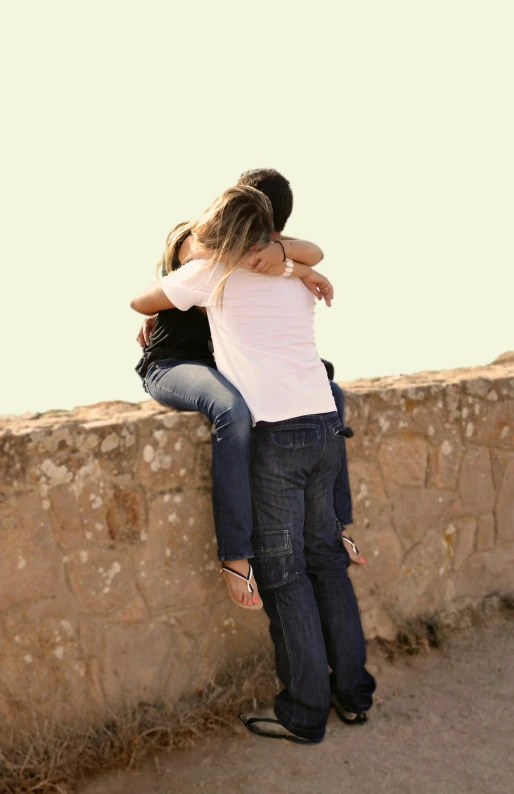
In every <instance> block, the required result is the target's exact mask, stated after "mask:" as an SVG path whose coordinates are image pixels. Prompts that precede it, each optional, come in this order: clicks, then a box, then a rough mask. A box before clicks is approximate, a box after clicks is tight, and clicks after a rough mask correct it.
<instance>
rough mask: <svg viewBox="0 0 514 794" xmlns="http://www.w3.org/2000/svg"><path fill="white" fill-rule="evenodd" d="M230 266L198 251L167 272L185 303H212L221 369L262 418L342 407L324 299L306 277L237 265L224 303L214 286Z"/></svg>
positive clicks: (179, 304) (168, 286) (165, 282)
mask: <svg viewBox="0 0 514 794" xmlns="http://www.w3.org/2000/svg"><path fill="white" fill-rule="evenodd" d="M222 273H223V268H222V266H220V265H218V266H216V267H209V265H208V262H206V261H205V260H200V259H196V260H194V261H191V262H188V263H187V264H185V265H183V266H182V267H181V268H179V269H178V270H175V271H174V272H172V273H170V274H169V275H167V276H165V277H164V278H163V279H162V281H161V282H160V283H161V286H162V289H163V290H164V293H165V294H166V295H167V297H168V298H169V299H170V301H171V302H172V303H173V305H174V306H176V308H177V309H181V310H182V311H187V309H190V308H191V307H192V306H204V307H206V308H207V315H208V317H209V324H210V327H211V334H212V341H213V344H214V355H215V357H216V365H217V367H218V370H219V372H221V374H222V375H224V376H225V377H226V378H227V380H229V381H230V382H231V383H233V384H234V386H235V387H236V389H238V391H239V392H240V393H241V394H242V396H243V399H244V400H245V402H246V404H247V405H248V408H249V409H250V413H251V414H252V417H253V421H254V422H260V421H263V422H278V421H280V420H282V419H290V418H292V417H296V416H304V415H307V414H322V413H329V412H331V411H335V410H336V406H335V402H334V398H333V397H332V390H331V388H330V384H329V381H328V378H327V374H326V370H325V367H324V365H323V364H322V363H321V361H320V357H319V355H318V352H317V350H316V344H315V341H314V308H315V303H316V299H315V297H314V295H313V294H312V292H310V291H309V290H308V289H307V287H305V285H304V284H303V283H302V281H301V280H300V279H298V278H293V277H290V278H277V277H273V276H265V275H261V274H257V273H252V272H251V271H249V270H241V269H238V270H235V271H233V272H232V273H231V274H230V276H229V277H228V279H227V280H226V282H225V292H224V295H223V305H222V306H221V307H220V306H216V305H215V301H214V299H213V293H214V291H215V289H216V286H217V284H218V281H219V279H220V276H221V274H222Z"/></svg>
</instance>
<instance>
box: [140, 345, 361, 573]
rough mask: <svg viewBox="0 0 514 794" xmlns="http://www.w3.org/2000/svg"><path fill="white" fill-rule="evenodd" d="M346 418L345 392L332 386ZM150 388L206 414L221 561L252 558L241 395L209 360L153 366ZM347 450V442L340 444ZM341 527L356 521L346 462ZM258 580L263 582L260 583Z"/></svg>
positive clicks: (338, 491)
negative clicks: (208, 427)
mask: <svg viewBox="0 0 514 794" xmlns="http://www.w3.org/2000/svg"><path fill="white" fill-rule="evenodd" d="M331 386H332V394H333V395H334V400H335V402H336V405H337V410H338V411H339V412H340V415H341V418H343V417H344V392H343V390H342V389H341V387H340V386H338V385H337V384H336V383H331ZM145 389H146V391H147V392H148V393H149V394H150V396H151V397H153V398H154V400H157V401H158V402H160V403H161V404H162V405H167V406H169V407H170V408H177V409H178V410H181V411H201V413H203V414H205V416H207V417H208V418H209V420H210V421H211V422H212V425H213V436H212V499H213V509H214V520H215V525H216V537H217V541H218V556H219V559H220V560H226V561H227V562H228V561H230V560H243V559H246V558H248V557H253V550H252V544H251V534H252V527H253V515H252V500H251V493H250V456H251V449H252V420H251V417H250V412H249V410H248V407H247V405H246V403H245V401H244V400H243V398H242V397H241V394H240V393H239V392H238V390H237V389H236V388H235V387H234V386H233V385H232V384H231V383H229V381H228V380H227V379H226V378H224V377H223V375H222V374H221V373H220V372H218V370H217V369H216V368H215V367H213V366H212V363H211V364H210V363H209V362H207V361H181V360H180V359H177V358H170V359H164V360H161V361H157V362H153V363H152V364H150V367H149V368H148V372H147V374H146V379H145ZM341 443H342V446H343V448H344V441H343V442H341ZM333 498H334V501H335V503H336V510H337V517H338V519H339V521H340V522H341V524H343V525H344V524H351V522H352V502H351V495H350V485H349V481H348V467H347V463H346V458H344V460H343V461H342V467H341V472H340V476H339V477H338V478H337V483H336V487H335V492H334V497H333ZM257 581H258V580H257Z"/></svg>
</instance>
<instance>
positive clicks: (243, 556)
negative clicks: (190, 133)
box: [218, 551, 254, 562]
mask: <svg viewBox="0 0 514 794" xmlns="http://www.w3.org/2000/svg"><path fill="white" fill-rule="evenodd" d="M253 557H254V554H253V551H252V553H251V554H224V555H223V557H218V559H219V561H220V562H233V561H234V560H253Z"/></svg>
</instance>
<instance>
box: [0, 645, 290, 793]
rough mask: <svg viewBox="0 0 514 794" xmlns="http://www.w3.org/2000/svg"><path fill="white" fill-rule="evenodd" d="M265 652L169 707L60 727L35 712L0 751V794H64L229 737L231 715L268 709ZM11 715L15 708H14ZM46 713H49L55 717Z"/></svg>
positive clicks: (146, 707) (269, 673) (271, 688)
mask: <svg viewBox="0 0 514 794" xmlns="http://www.w3.org/2000/svg"><path fill="white" fill-rule="evenodd" d="M277 688H278V682H277V679H276V676H275V670H274V664H273V659H272V657H271V654H267V655H265V656H264V657H260V658H258V659H256V658H255V657H252V658H249V659H246V660H238V662H237V666H234V668H233V670H230V671H229V672H228V673H226V674H225V675H224V677H223V679H222V680H220V681H216V680H215V677H214V676H213V681H212V683H211V684H210V685H209V686H208V687H206V688H205V690H203V691H202V692H200V693H199V694H198V695H197V696H196V697H194V698H185V699H183V700H182V701H180V702H179V703H178V704H176V705H175V706H174V707H171V706H170V705H169V704H166V703H164V702H161V703H144V702H141V703H139V704H138V705H137V706H136V707H135V708H121V709H119V711H118V712H116V713H112V714H111V715H110V716H109V718H108V719H107V720H105V721H104V722H103V724H101V725H99V724H98V720H97V721H96V724H95V720H94V719H93V718H90V719H88V720H86V719H83V718H82V719H76V720H67V721H66V722H61V721H59V720H58V719H56V718H55V717H54V716H48V713H47V711H45V715H44V716H43V715H42V714H41V713H38V712H37V711H35V710H32V711H31V713H30V714H27V715H26V720H25V722H26V727H25V728H24V729H17V730H16V734H15V735H13V736H11V737H10V740H9V742H8V743H6V745H5V746H4V747H2V748H1V749H0V794H35V792H38V794H72V792H74V791H76V789H77V787H78V786H79V785H80V784H81V783H82V782H83V781H84V779H86V778H87V777H89V776H91V775H93V774H98V773H100V772H103V771H106V770H108V769H114V768H117V769H131V768H133V767H134V766H135V765H137V764H138V763H139V762H140V761H142V760H143V759H144V758H148V757H152V756H155V755H156V754H158V753H160V752H163V751H165V750H168V751H169V750H172V749H182V748H187V747H191V746H192V745H194V744H195V742H196V741H197V740H198V739H199V738H200V737H201V736H202V734H203V733H205V732H206V731H211V730H213V729H217V730H218V731H220V730H221V731H224V732H229V731H234V730H236V726H237V723H236V722H235V721H234V716H235V715H237V714H239V713H241V712H242V711H244V710H245V709H247V708H249V707H250V708H257V707H258V706H259V705H261V704H263V703H269V701H270V700H271V699H272V698H273V695H274V694H275V692H276V691H277ZM18 713H19V709H18ZM55 713H56V712H55V710H53V714H55Z"/></svg>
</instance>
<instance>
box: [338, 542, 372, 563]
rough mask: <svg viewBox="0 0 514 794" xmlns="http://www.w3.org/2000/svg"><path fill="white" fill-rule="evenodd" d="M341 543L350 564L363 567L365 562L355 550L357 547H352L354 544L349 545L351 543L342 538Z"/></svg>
mask: <svg viewBox="0 0 514 794" xmlns="http://www.w3.org/2000/svg"><path fill="white" fill-rule="evenodd" d="M343 543H344V547H345V549H346V551H347V552H348V554H349V555H350V562H353V563H355V564H356V565H364V563H365V562H367V560H366V559H364V557H363V556H362V554H361V553H360V552H359V551H357V550H356V549H357V547H356V546H355V547H354V544H353V543H351V541H349V540H347V539H346V538H344V537H343Z"/></svg>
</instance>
